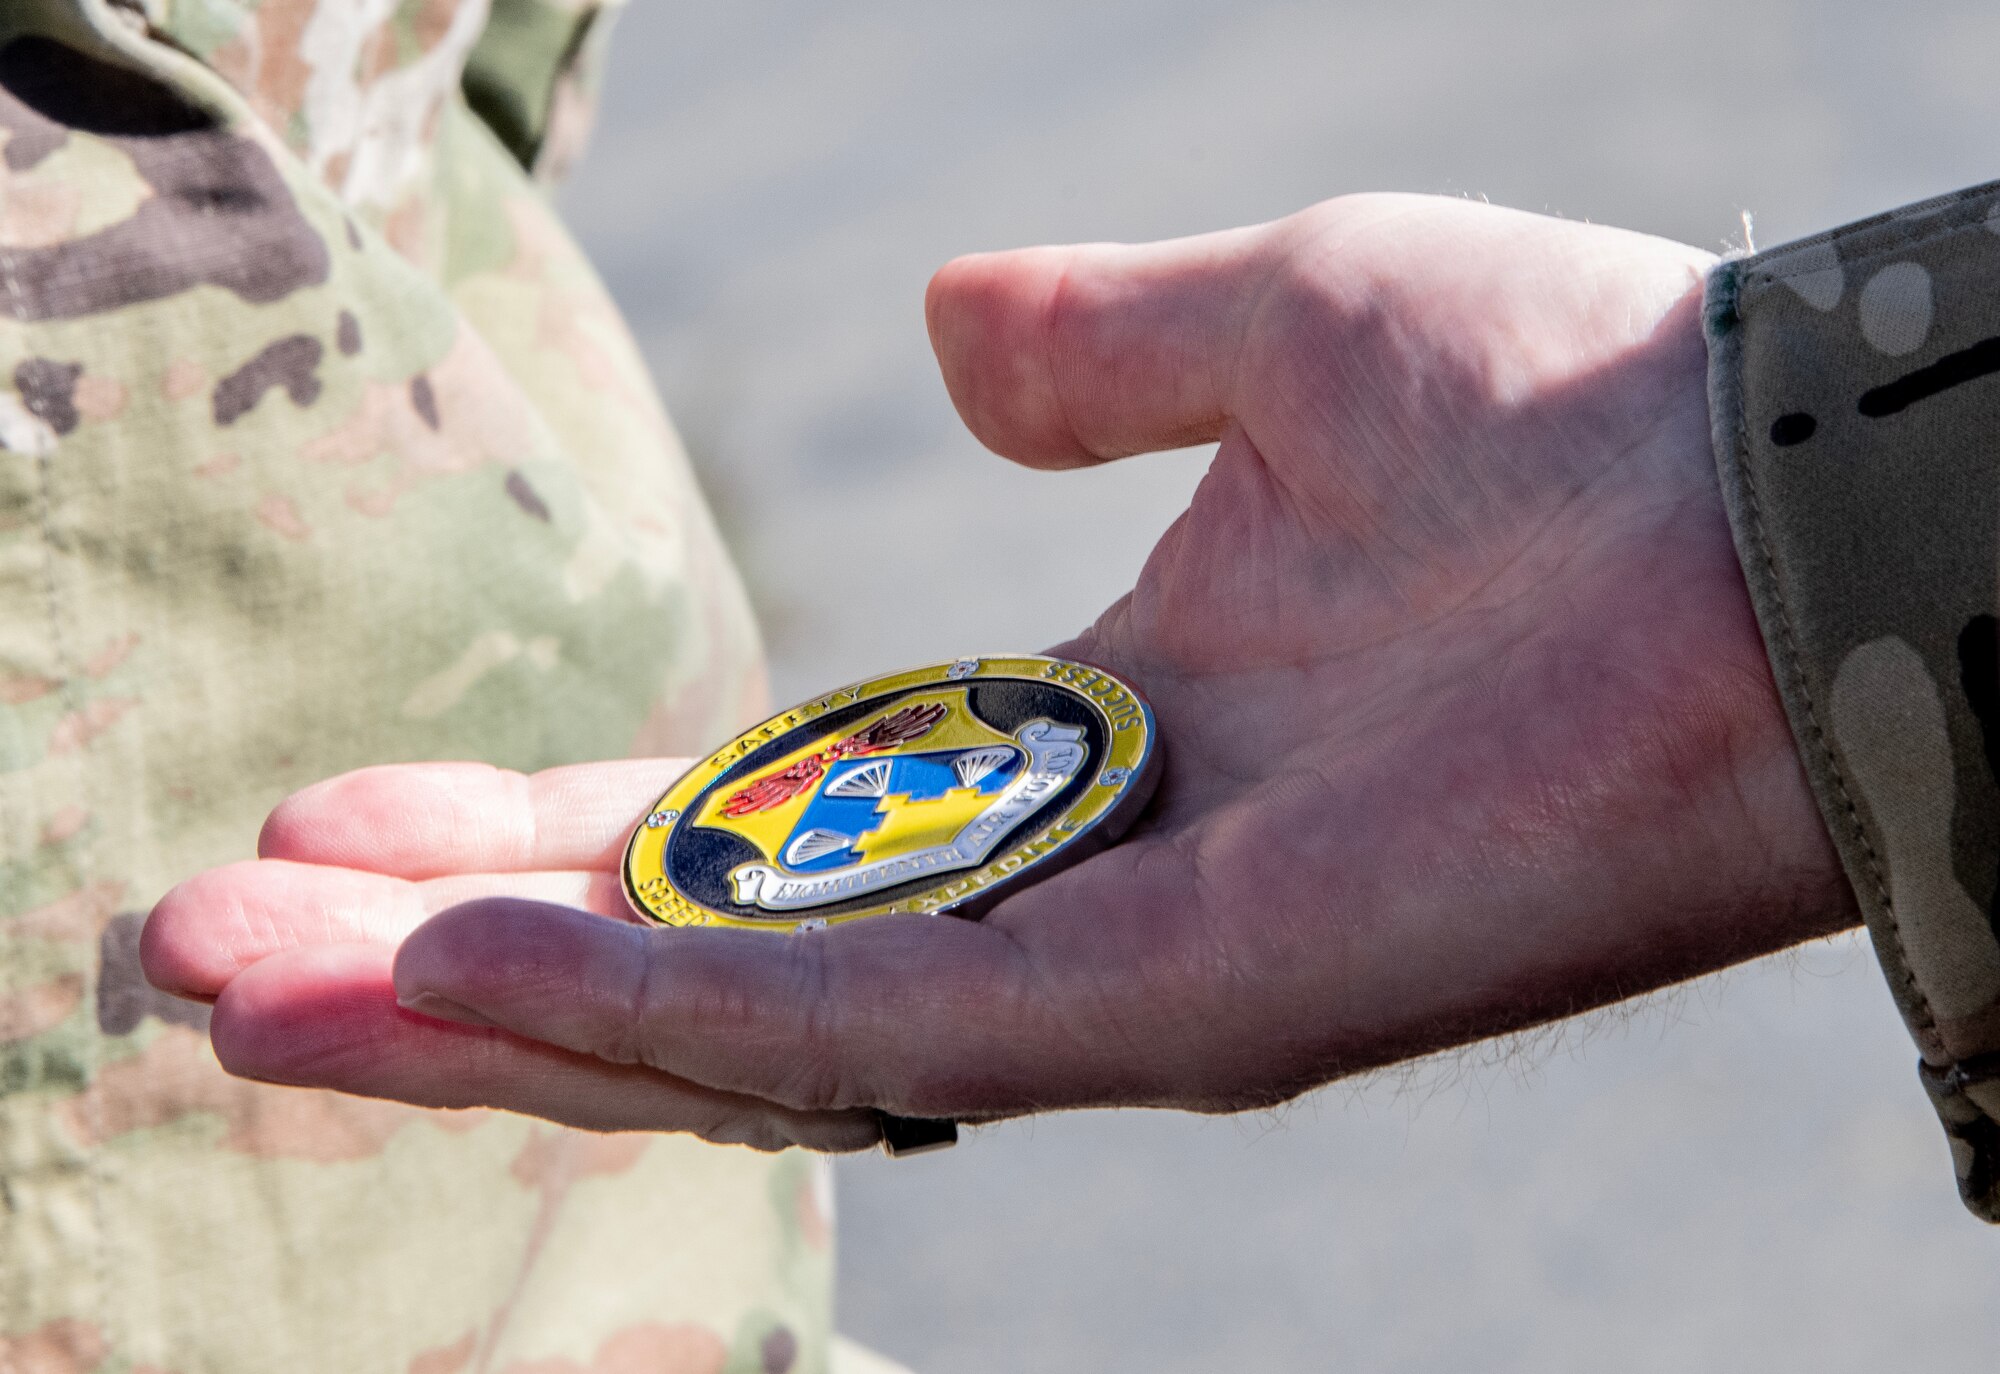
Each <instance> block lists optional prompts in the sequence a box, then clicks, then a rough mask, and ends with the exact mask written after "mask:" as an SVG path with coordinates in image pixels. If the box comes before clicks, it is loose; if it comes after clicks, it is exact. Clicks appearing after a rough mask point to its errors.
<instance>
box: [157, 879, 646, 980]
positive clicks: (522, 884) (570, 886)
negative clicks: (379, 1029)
mask: <svg viewBox="0 0 2000 1374" xmlns="http://www.w3.org/2000/svg"><path fill="white" fill-rule="evenodd" d="M501 895H505V896H512V897H525V898H531V899H533V900H536V901H543V902H560V903H562V904H564V905H566V906H574V907H582V908H584V909H586V910H589V911H595V912H598V913H599V914H601V915H605V916H623V915H624V914H625V913H626V902H625V894H624V891H623V890H622V888H621V886H620V884H619V880H618V876H617V875H616V874H615V873H607V872H602V871H599V872H588V873H579V872H566V873H477V874H468V875H464V876H456V877H450V878H435V879H432V880H430V881H428V882H411V881H410V880H408V879H406V878H391V877H387V876H385V875H383V874H380V873H369V872H364V871H362V870H359V869H351V868H332V867H327V866H323V865H320V864H299V863H290V862H287V861H285V860H281V859H257V860H254V861H250V862H245V863H237V864H230V865H228V866H226V867H223V868H214V869H210V870H208V871H207V872H205V873H200V874H197V875H195V876H194V877H192V878H190V879H188V880H187V881H186V882H183V883H181V884H180V885H178V886H177V887H175V888H174V889H173V890H172V891H170V892H169V893H167V895H166V896H165V897H163V898H161V899H160V902H159V904H158V905H157V906H155V907H154V908H153V910H152V914H151V915H149V916H148V917H147V918H146V925H145V928H144V930H143V931H142V932H141V934H140V937H139V962H140V965H141V967H142V968H143V969H144V970H145V973H146V977H147V979H148V980H149V981H151V982H152V984H153V985H154V986H155V987H157V988H159V989H160V990H161V991H163V992H171V993H176V994H178V995H180V996H183V997H193V998H197V999H200V1000H204V1001H206V1000H209V999H212V998H214V997H215V996H216V995H217V994H218V993H220V992H221V991H222V989H223V988H224V987H226V986H227V985H228V984H229V981H230V980H231V979H233V978H234V977H236V975H237V974H239V973H241V972H242V971H243V970H244V969H246V968H248V967H249V966H250V965H252V964H254V963H256V962H257V961H258V960H260V959H264V958H268V957H269V956H271V955H273V954H278V953H281V952H282V951H284V950H288V949H298V948H302V947H305V946H309V945H354V944H373V945H383V946H387V947H389V948H394V947H395V946H396V945H398V944H400V943H402V940H403V937H404V936H406V935H408V934H409V933H410V932H411V931H412V930H415V929H416V928H417V927H418V926H419V925H421V924H423V922H424V921H425V920H427V919H429V918H430V917H431V916H433V915H435V914H436V913H437V912H439V911H442V910H444V909H445V908H446V907H450V906H456V905H457V904H459V903H461V902H468V901H472V900H473V899H475V898H479V897H491V896H501Z"/></svg>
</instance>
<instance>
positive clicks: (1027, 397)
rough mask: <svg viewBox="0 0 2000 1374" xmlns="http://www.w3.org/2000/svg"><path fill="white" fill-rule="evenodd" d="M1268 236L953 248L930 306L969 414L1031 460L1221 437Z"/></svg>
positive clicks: (945, 365) (1237, 232)
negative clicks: (969, 252)
mask: <svg viewBox="0 0 2000 1374" xmlns="http://www.w3.org/2000/svg"><path fill="white" fill-rule="evenodd" d="M1268 238H1269V236H1268V233H1267V231H1266V230H1265V229H1264V228H1252V229H1232V230H1228V231H1225V232H1222V233H1216V234H1204V235H1201V236H1199V237H1195V238H1185V239H1175V240H1172V241H1169V242H1165V243H1152V244H1143V245H1125V244H1104V243H1099V244H1085V245H1079V246H1075V247H1066V248H1028V249H1022V250H1019V251H1015V252H1006V253H980V254H975V255H973V256H970V257H963V258H959V259H957V260H956V261H954V262H950V263H947V264H946V265H945V266H944V267H943V268H942V269H941V270H940V271H939V272H938V273H937V275H936V276H935V277H933V278H932V279H931V284H930V289H929V291H928V293H927V294H926V297H925V301H924V313H925V316H926V319H927V321H928V323H929V326H930V334H931V346H932V348H933V349H934V350H935V351H936V353H937V357H938V365H939V367H940V368H941V369H942V370H943V373H944V380H945V385H946V387H947V388H948V389H949V390H950V392H951V398H952V401H953V403H954V404H956V405H957V407H958V412H959V414H960V415H961V416H962V417H963V418H964V420H965V423H966V425H967V427H968V428H970V429H971V430H972V432H973V433H974V434H975V435H977V436H978V438H979V440H980V442H982V443H984V444H985V445H987V446H988V447H989V448H991V449H993V450H994V451H995V452H996V453H1000V454H1002V455H1004V456H1006V457H1008V458H1012V459H1014V460H1015V461H1016V462H1020V463H1025V464H1027V465H1028V466H1030V467H1042V468H1065V467H1077V466H1081V465H1084V464H1088V463H1092V462H1097V461H1100V460H1103V459H1107V458H1118V457H1123V456H1125V455H1127V454H1133V453H1145V452H1150V451H1154V450H1159V449H1169V448H1179V447H1182V446H1185V445H1188V444H1196V443H1205V442H1209V441H1212V440H1214V439H1215V438H1216V437H1217V436H1218V435H1219V434H1220V433H1221V430H1222V426H1223V422H1224V420H1225V419H1226V418H1227V417H1228V414H1229V411H1230V403H1231V393H1232V390H1233V388H1234V373H1235V369H1236V362H1237V358H1238V355H1239V353H1240V352H1241V349H1242V344H1243V338H1244V334H1245V330H1246V328H1247V326H1248V324H1249V321H1250V318H1251V316H1252V315H1253V314H1254V312H1255V308H1256V301H1257V297H1258V290H1257V287H1258V283H1259V282H1260V280H1261V279H1263V278H1264V277H1266V276H1268V275H1269V273H1270V272H1271V270H1272V267H1273V260H1272V256H1271V254H1270V253H1268V252H1267V251H1266V247H1267V243H1268Z"/></svg>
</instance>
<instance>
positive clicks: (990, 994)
mask: <svg viewBox="0 0 2000 1374" xmlns="http://www.w3.org/2000/svg"><path fill="white" fill-rule="evenodd" d="M1109 957H1110V958H1111V959H1112V960H1114V961H1115V960H1116V955H1115V954H1112V955H1109ZM1077 972H1078V973H1080V974H1081V978H1082V981H1084V982H1092V981H1101V980H1102V978H1103V970H1102V969H1099V968H1084V969H1080V970H1077ZM1063 981H1064V980H1063V979H1062V978H1061V977H1054V978H1051V977H1050V976H1048V975H1047V973H1045V971H1044V970H1042V969H1041V967H1040V966H1039V964H1038V962H1037V960H1036V957H1035V956H1034V955H1033V954H1032V953H1031V952H1030V950H1029V948H1028V947H1027V946H1026V945H1024V944H1023V943H1022V942H1021V941H1020V940H1018V939H1017V938H1015V937H1014V936H1013V935H1012V934H1010V933H1009V932H1007V931H1006V930H1004V929H1002V928H1000V927H997V926H995V925H993V924H991V923H974V922H970V921H962V920H958V919H956V918H953V917H948V916H946V917H926V916H914V915H912V916H896V915H891V916H877V917H871V918H869V919H868V920H865V921H858V922H855V923H853V924H850V925H845V926H837V927H834V928H833V929H831V930H827V931H822V932H817V933H812V934H801V935H788V936H778V935H771V934H766V933H764V932H761V931H745V930H713V929H687V930H674V929H665V928H660V927H650V928H648V927H639V926H632V925H621V924H617V923H613V922H610V921H605V920H600V919H597V918H595V917H591V916H588V915H586V914H584V913H581V912H575V911H569V910H565V909H563V908H561V907H551V906H545V905H540V904H537V903H533V902H515V901H507V900H493V901H482V902H474V903H471V904H469V905H467V906H462V907H455V908H453V909H452V910H450V911H446V912H442V913H440V914H439V915H437V916H435V917H433V918H432V919H431V920H430V921H428V922H426V923H425V924H424V925H423V926H422V927H420V928H419V929H418V930H417V931H416V932H415V933H414V934H413V935H411V937H410V938H409V939H408V940H407V941H405V942H404V944H403V947H402V949H401V950H400V951H399V952H398V954H397V959H396V989H397V995H398V996H399V997H400V998H402V999H403V1001H404V1002H405V1004H406V1005H410V1004H414V1005H417V1006H420V1007H424V1008H429V1009H433V1010H435V1011H437V1012H438V1013H439V1014H446V1015H449V1014H453V1013H452V1011H451V1008H452V1007H454V1006H455V1007H458V1008H463V1009H465V1010H466V1011H467V1012H468V1013H469V1014H470V1015H472V1016H473V1017H475V1018H477V1019H480V1020H484V1021H487V1022H491V1023H494V1024H497V1025H500V1026H504V1027H506V1028H507V1029H509V1030H511V1031H514V1032H516V1033H517V1034H520V1035H523V1036H527V1037H530V1038H533V1039H536V1040H542V1041H545V1042H547V1043H549V1044H552V1045H558V1046H561V1047H562V1048H564V1049H568V1050H573V1051H575V1052H578V1053H582V1054H589V1055H593V1056H596V1057H599V1058H602V1059H606V1060H609V1061H611V1062H613V1063H643V1064H648V1065H651V1066H652V1067H654V1068H656V1069H660V1070H662V1071H664V1072H666V1073H670V1074H673V1075H674V1076H676V1077H681V1078H686V1079H688V1080H690V1081H692V1082H698V1083H704V1084H707V1085H709V1086H711V1087H716V1088H722V1089H726V1090H728V1091H732V1092H740V1093H746V1094H750V1095H753V1096H756V1097H760V1098H765V1099H768V1100H771V1101H774V1102H779V1103H782V1104H784V1105H786V1106H788V1107H793V1108H798V1109H801V1110H826V1109H843V1108H851V1107H861V1106H872V1107H881V1108H883V1109H885V1110H890V1111H894V1112H898V1113H902V1114H905V1115H912V1116H928V1117H942V1116H949V1117H957V1118H977V1117H990V1116H996V1115H1003V1114H1007V1113H1009V1112H1013V1111H1019V1110H1025V1109H1027V1108H1029V1107H1032V1106H1037V1105H1059V1104H1066V1103H1073V1102H1078V1101H1082V1100H1085V1099H1088V1098H1091V1097H1092V1096H1093V1095H1094V1091H1095V1086H1096V1085H1097V1083H1098V1082H1099V1078H1100V1076H1101V1075H1102V1074H1103V1072H1104V1070H1105V1060H1106V1058H1107V1057H1115V1049H1116V1042H1115V1041H1113V1042H1112V1044H1113V1049H1112V1051H1111V1052H1109V1053H1107V1051H1106V1048H1105V1044H1104V1043H1103V1042H1102V1041H1101V1040H1100V1039H1099V1038H1097V1037H1094V1036H1093V1035H1092V1034H1091V1032H1090V1024H1091V1018H1090V1017H1089V1015H1088V1014H1086V1013H1079V1012H1077V1011H1076V1009H1075V1007H1062V1006H1059V1005H1058V999H1059V998H1060V997H1061V995H1062V989H1061V987H1060V984H1061V983H1062V982H1063ZM1071 1000H1076V999H1071Z"/></svg>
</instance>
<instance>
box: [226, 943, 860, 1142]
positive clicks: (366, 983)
mask: <svg viewBox="0 0 2000 1374" xmlns="http://www.w3.org/2000/svg"><path fill="white" fill-rule="evenodd" d="M588 919H595V918H588ZM392 957H393V955H392V952H391V951H390V950H388V949H387V948H384V947H382V946H379V945H348V946H338V945H336V946H325V947H320V948H313V949H295V950H290V951H288V952H286V953H283V954H278V955H274V956H272V957H270V958H268V959H265V960H263V961H262V962H261V963H258V964H256V965H255V966H253V967H251V968H249V969H247V970H245V972H244V973H243V974H242V975H241V976H240V977H238V978H237V979H236V980H235V981H234V982H232V983H231V984H230V985H229V986H228V987H227V988H225V989H224V990H223V993H222V996H221V998H220V999H219V1000H218V1001H217V1002H216V1005H215V1015H214V1018H213V1020H212V1022H211V1023H210V1027H209V1034H210V1037H211V1038H212V1040H213V1041H214V1044H215V1052H216V1057H217V1058H218V1059H220V1060H221V1062H222V1065H223V1067H224V1068H226V1069H228V1070H229V1071H230V1072H231V1073H234V1074H237V1075H239V1076H241V1077H245V1078H254V1079H259V1080H262V1081H264V1082H269V1083H286V1084H292V1085H295V1086H301V1087H316V1088H334V1089H338V1090H339V1091H342V1092H349V1093H355V1094H358V1095H360V1096H363V1097H382V1098H390V1099H393V1100H395V1101H398V1102H408V1103H411V1104H413V1105H416V1106H421V1107H500V1108H505V1109H507V1110H510V1111H519V1112H526V1113H528V1114H530V1115H532V1116H539V1117H543V1118H545V1119H547V1120H550V1121H556V1122H560V1123H562V1124H564V1125H567V1126H580V1127H583V1128H584V1129H586V1130H594V1131H631V1130H643V1131H687V1132H691V1133H693V1134H695V1135H698V1136H701V1137H702V1138H703V1139H705V1140H711V1141H714V1142H716V1143H718V1144H738V1145H749V1146H751V1147H753V1148H755V1149H760V1150H779V1149H784V1148H787V1147H788V1146H792V1145H805V1146H808V1147H810V1148H812V1149H817V1150H834V1151H841V1150H863V1149H868V1148H870V1147H871V1146H873V1145H875V1144H876V1143H877V1142H878V1141H879V1140H880V1138H881V1131H880V1126H879V1124H878V1122H877V1121H876V1119H875V1117H874V1115H873V1113H870V1112H866V1111H849V1112H798V1111H791V1110H788V1109H786V1108H784V1107H780V1106H777V1105H774V1104H772V1103H769V1102H762V1101H758V1100H757V1099H754V1098H749V1097H744V1096H740V1095H736V1094H732V1093H726V1092H717V1091H715V1090H713V1089H710V1088H703V1087H699V1086H696V1085H694V1084H691V1083H686V1082H681V1081H679V1080H676V1079H674V1078H672V1077H670V1076H669V1075H667V1074H664V1073H660V1072H657V1071H655V1070H653V1069H650V1068H646V1067H643V1066H639V1065H630V1064H612V1063H607V1062H605V1061H604V1060H603V1059H600V1058H596V1057H593V1056H590V1055H582V1054H575V1053H571V1052H569V1051H567V1050H563V1049H560V1048H557V1047H555V1046H552V1045H547V1044H541V1043H537V1042H535V1041H532V1040H524V1039H521V1038H519V1037H517V1036H514V1035H510V1034H508V1033H507V1032H506V1031H504V1030H497V1029H493V1028H491V1027H475V1026H467V1025H463V1024H454V1023H452V1022H448V1021H439V1020H435V1019H432V1018H429V1017H425V1016H421V1015H419V1014H417V1013H415V1012H410V1011H406V1010H404V1009H403V1008H401V1007H399V1006H397V1005H396V997H395V990H394V987H393V984H392V982H391V978H390V961H391V959H392Z"/></svg>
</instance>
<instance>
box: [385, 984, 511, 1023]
mask: <svg viewBox="0 0 2000 1374" xmlns="http://www.w3.org/2000/svg"><path fill="white" fill-rule="evenodd" d="M396 1005H397V1006H399V1007H401V1008H402V1009H403V1010H404V1011H413V1012H415V1013H416V1014H417V1015H419V1016H428V1017H430V1018H432V1019H433V1020H436V1021H456V1022H458V1023H459V1024H460V1025H461V1026H494V1027H498V1026H499V1024H500V1023H499V1022H498V1021H490V1020H488V1019H487V1018H486V1017H484V1016H481V1015H480V1014H479V1013H478V1012H476V1011H474V1010H473V1009H472V1008H471V1007H462V1006H460V1005H459V1004H458V1003H456V1002H454V1001H452V1000H451V999H450V998H449V997H440V996H438V995H437V994H436V993H434V992H418V993H413V994H411V995H410V996H408V997H398V998H397V999H396Z"/></svg>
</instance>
